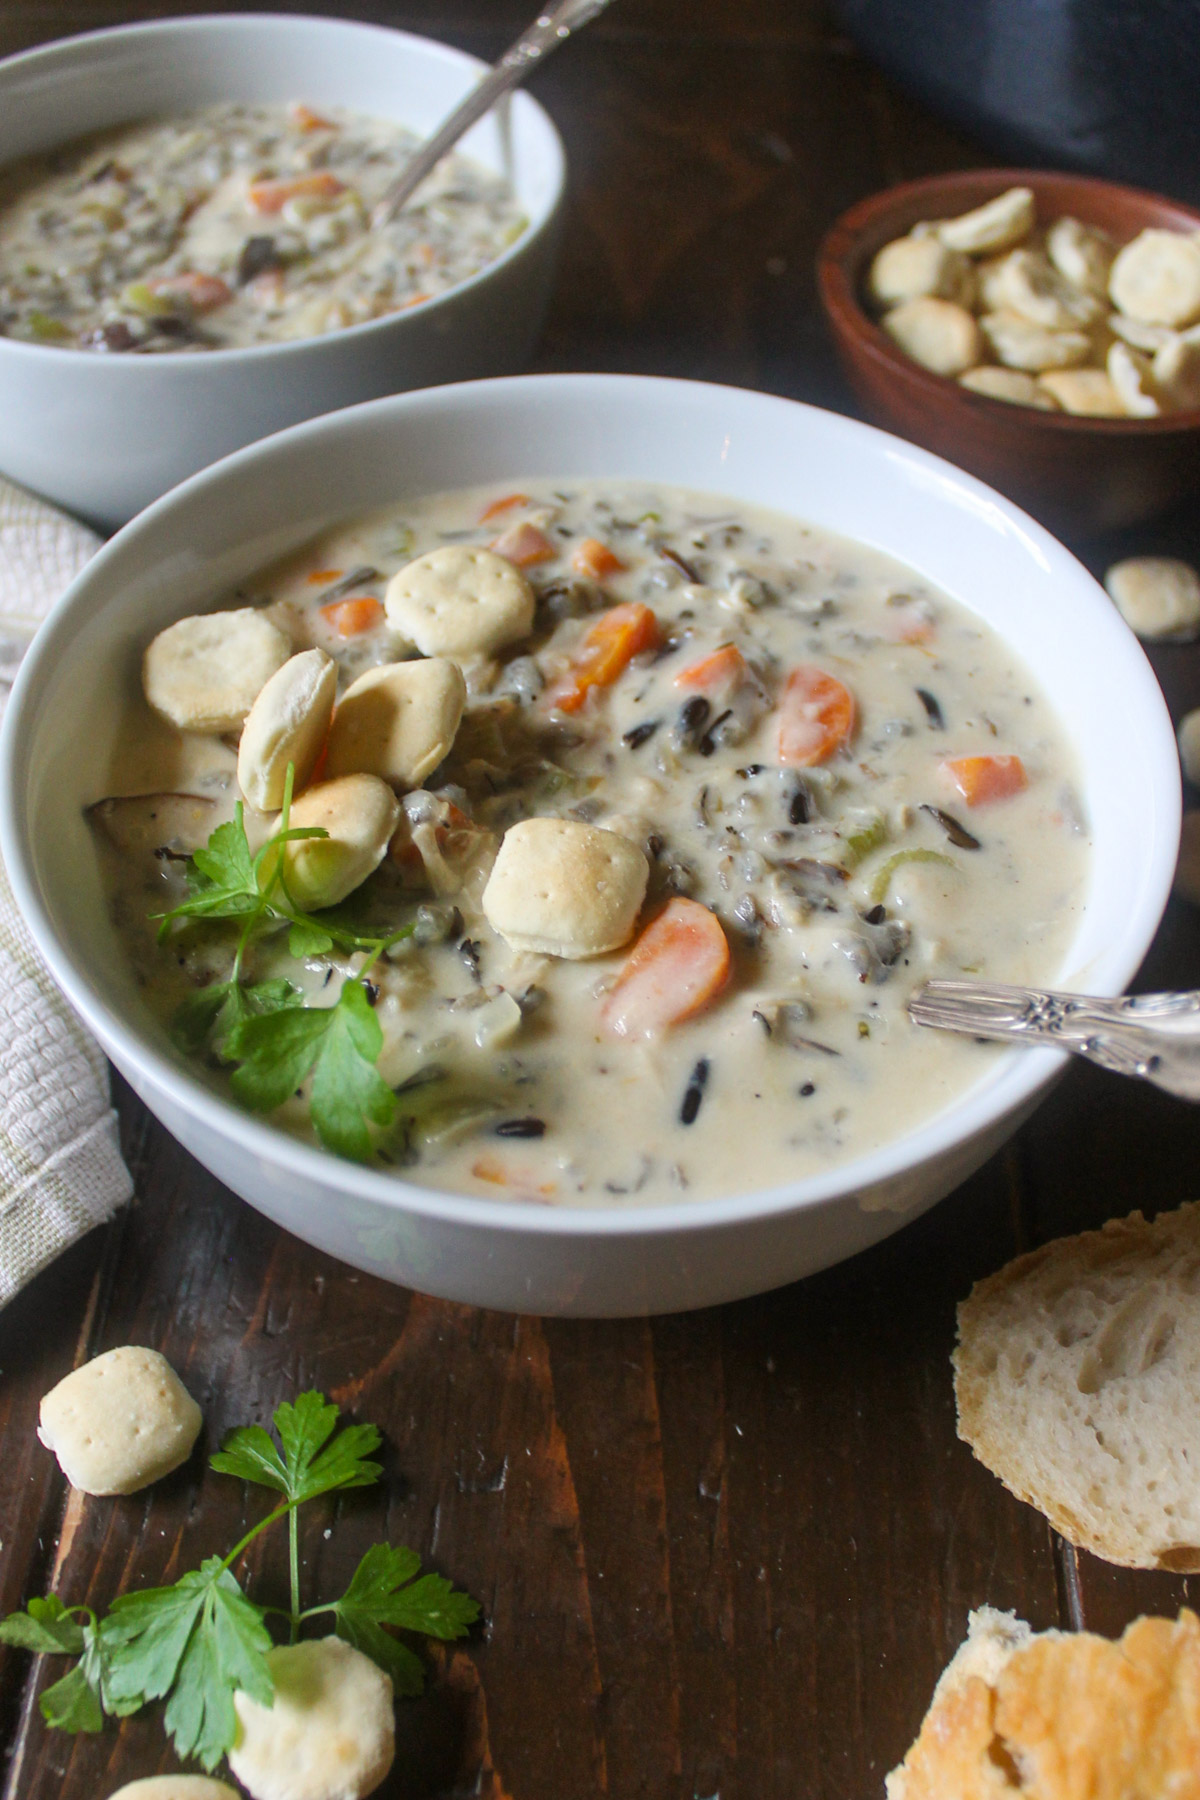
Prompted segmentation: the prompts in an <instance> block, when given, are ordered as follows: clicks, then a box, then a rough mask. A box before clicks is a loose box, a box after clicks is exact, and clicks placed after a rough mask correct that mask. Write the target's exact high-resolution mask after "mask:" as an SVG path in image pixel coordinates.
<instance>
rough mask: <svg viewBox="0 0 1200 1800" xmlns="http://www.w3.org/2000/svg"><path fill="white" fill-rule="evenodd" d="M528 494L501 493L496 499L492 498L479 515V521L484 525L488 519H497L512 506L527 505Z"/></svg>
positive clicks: (509, 510) (510, 509)
mask: <svg viewBox="0 0 1200 1800" xmlns="http://www.w3.org/2000/svg"><path fill="white" fill-rule="evenodd" d="M528 505H529V495H528V494H501V496H500V498H499V499H498V500H492V501H490V502H489V503H488V505H487V506H485V507H484V509H483V511H482V512H481V513H480V515H479V523H480V524H481V525H486V524H487V522H488V520H489V519H498V518H499V517H500V514H501V513H506V512H511V511H512V509H513V507H514V506H528Z"/></svg>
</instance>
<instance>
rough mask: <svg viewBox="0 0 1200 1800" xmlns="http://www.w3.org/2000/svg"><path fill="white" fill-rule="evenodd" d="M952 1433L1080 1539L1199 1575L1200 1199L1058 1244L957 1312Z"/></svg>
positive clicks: (1133, 1560) (1118, 1558)
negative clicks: (955, 1409)
mask: <svg viewBox="0 0 1200 1800" xmlns="http://www.w3.org/2000/svg"><path fill="white" fill-rule="evenodd" d="M954 1392H955V1398H956V1400H957V1403H958V1432H959V1436H960V1437H961V1438H963V1439H965V1441H966V1442H967V1443H968V1444H970V1446H971V1448H972V1449H973V1450H974V1452H975V1454H976V1456H977V1457H978V1458H979V1460H980V1461H981V1462H982V1463H984V1464H985V1465H986V1467H987V1468H989V1469H991V1471H992V1473H993V1474H994V1475H998V1476H999V1478H1000V1480H1001V1481H1002V1482H1003V1483H1004V1485H1005V1487H1007V1488H1008V1489H1009V1491H1010V1492H1011V1493H1014V1494H1016V1496H1017V1497H1018V1499H1021V1500H1025V1501H1028V1502H1029V1504H1030V1505H1031V1506H1036V1507H1037V1508H1038V1509H1039V1510H1040V1511H1041V1512H1043V1513H1044V1514H1045V1515H1046V1517H1047V1518H1048V1519H1049V1521H1050V1523H1051V1524H1052V1525H1053V1526H1054V1529H1055V1530H1056V1531H1059V1532H1061V1533H1062V1535H1063V1536H1064V1537H1065V1538H1067V1539H1068V1541H1069V1542H1070V1543H1072V1544H1076V1545H1078V1546H1079V1547H1080V1548H1082V1549H1085V1550H1090V1551H1092V1552H1093V1554H1094V1555H1096V1556H1102V1557H1104V1558H1105V1559H1106V1560H1107V1561H1109V1562H1113V1563H1120V1564H1123V1565H1125V1566H1126V1567H1129V1568H1140V1569H1170V1570H1174V1571H1176V1572H1180V1573H1186V1572H1190V1571H1195V1570H1200V1486H1198V1485H1197V1482H1196V1470H1197V1469H1198V1468H1200V1202H1193V1203H1192V1204H1190V1205H1187V1206H1182V1207H1179V1208H1177V1209H1176V1210H1175V1211H1174V1212H1167V1213H1162V1214H1160V1216H1159V1217H1158V1218H1157V1219H1155V1220H1154V1221H1153V1223H1149V1222H1147V1220H1146V1219H1144V1218H1143V1217H1142V1215H1141V1213H1138V1212H1135V1213H1132V1214H1130V1216H1129V1218H1127V1219H1120V1220H1112V1221H1110V1222H1109V1223H1108V1224H1107V1225H1105V1226H1104V1227H1103V1229H1102V1230H1100V1231H1086V1232H1083V1233H1081V1234H1080V1235H1079V1236H1077V1237H1068V1238H1059V1239H1058V1240H1057V1241H1055V1242H1054V1243H1050V1244H1046V1245H1044V1246H1043V1247H1042V1248H1041V1249H1039V1250H1035V1251H1033V1252H1031V1253H1030V1254H1029V1255H1027V1256H1020V1257H1017V1258H1016V1260H1015V1261H1014V1262H1011V1263H1009V1264H1008V1265H1007V1266H1006V1267H1005V1268H1003V1269H1001V1270H999V1271H998V1273H997V1274H995V1275H991V1276H989V1277H988V1278H987V1279H986V1280H984V1281H980V1282H978V1283H977V1284H976V1286H975V1288H974V1289H973V1290H972V1292H971V1295H970V1297H969V1298H968V1299H967V1300H965V1301H964V1302H963V1303H962V1305H961V1306H960V1307H959V1309H958V1345H957V1348H956V1349H955V1352H954Z"/></svg>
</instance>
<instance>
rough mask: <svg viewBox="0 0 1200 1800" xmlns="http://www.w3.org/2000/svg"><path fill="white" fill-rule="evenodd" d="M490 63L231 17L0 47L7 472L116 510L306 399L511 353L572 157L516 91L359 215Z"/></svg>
mask: <svg viewBox="0 0 1200 1800" xmlns="http://www.w3.org/2000/svg"><path fill="white" fill-rule="evenodd" d="M483 67H484V65H482V64H481V63H480V62H479V61H478V60H477V59H476V58H474V57H471V56H467V55H465V54H463V53H462V52H460V51H457V50H453V49H450V48H449V47H447V46H445V45H443V44H437V43H433V42H430V41H429V40H427V39H424V38H419V37H414V36H412V35H410V34H409V33H406V32H400V31H392V30H388V29H385V28H383V27H380V26H375V25H366V24H359V23H356V22H352V21H349V20H335V19H321V18H301V17H288V16H263V15H254V16H246V17H239V16H237V15H236V14H229V15H226V16H224V17H210V18H193V19H188V18H185V19H166V20H159V21H156V22H154V23H150V24H143V25H136V26H127V27H120V28H117V29H115V30H108V31H100V32H94V33H91V34H89V35H87V36H85V37H77V38H70V39H66V40H64V41H62V42H59V43H52V44H49V45H46V46H44V47H42V48H39V49H36V50H32V51H28V52H26V53H24V54H22V55H19V56H14V57H11V58H9V59H8V60H6V61H5V62H3V63H0V470H2V471H3V472H4V473H5V474H7V475H9V476H11V477H12V478H13V479H15V480H17V481H19V482H21V483H23V484H24V485H25V486H27V487H29V488H31V489H33V490H34V491H35V492H37V493H41V494H44V495H46V496H48V497H49V498H50V499H52V500H55V501H57V502H58V503H59V504H61V505H63V506H65V507H67V508H69V509H70V510H71V511H73V512H76V513H78V514H80V515H81V516H82V517H85V518H87V519H89V520H91V521H92V522H94V523H96V524H98V525H100V526H101V527H103V528H106V529H110V528H113V527H115V526H117V525H120V524H123V523H124V522H125V521H126V520H127V519H129V518H131V517H132V516H133V514H134V513H136V512H137V511H139V510H140V509H141V508H142V507H144V506H146V505H147V504H149V502H150V501H151V500H154V499H156V498H157V497H158V496H159V495H160V494H162V493H164V492H165V491H166V490H167V489H168V488H170V487H172V486H174V485H175V483H176V482H178V481H180V480H182V479H183V478H184V477H185V476H187V475H191V474H193V473H194V472H195V471H196V470H197V469H199V468H203V467H205V466H206V465H207V464H208V463H211V462H213V461H215V460H216V459H217V458H218V457H221V456H223V455H225V454H227V453H228V452H229V451H231V450H235V449H238V448H239V447H240V446H242V445H243V444H247V443H250V442H252V441H254V440H255V439H257V438H260V437H264V436H266V435H267V434H268V433H269V432H272V431H277V430H279V429H280V428H281V427H283V426H286V425H290V424H293V423H295V422H296V421H298V420H300V419H306V418H312V417H315V416H316V415H317V414H319V413H322V412H328V411H330V410H332V409H334V408H336V407H341V406H346V405H350V404H352V403H354V402H356V401H360V400H366V399H372V398H374V397H376V396H378V395H382V394H389V393H396V392H400V391H403V390H405V389H408V388H412V387H418V386H420V387H425V386H430V385H433V384H434V383H437V382H443V381H453V380H464V379H470V378H473V377H476V376H483V375H500V374H507V373H510V372H512V371H514V370H516V369H519V368H520V367H522V366H523V365H524V364H525V363H526V362H527V361H528V359H529V356H530V354H531V352H532V350H533V346H534V344H535V342H536V339H537V335H538V332H539V330H540V327H541V322H542V318H543V316H544V313H545V309H546V304H547V301H548V298H549V294H550V288H551V284H552V281H553V274H554V266H555V257H556V249H557V240H558V234H559V223H560V211H561V203H562V197H563V184H564V175H565V168H564V160H563V151H562V145H561V142H560V140H559V137H558V134H557V132H556V131H555V129H554V126H553V125H552V124H551V122H550V120H549V118H548V117H547V116H546V114H545V112H544V111H543V110H542V108H541V107H540V106H539V105H538V104H537V102H536V101H535V100H533V99H531V98H530V96H529V95H527V94H521V93H519V94H517V95H515V96H513V98H512V99H511V101H510V102H509V103H508V104H507V106H504V107H502V108H501V109H500V110H499V111H497V112H495V113H493V114H492V115H490V116H489V117H488V118H486V119H484V120H482V121H480V123H479V124H478V125H477V126H475V127H474V128H473V129H472V131H471V132H470V133H468V134H467V136H466V137H465V138H464V140H463V142H462V144H461V146H460V150H459V152H456V153H455V155H456V159H457V160H456V161H454V162H453V163H447V164H445V165H443V167H442V169H441V170H439V171H438V172H436V173H435V175H434V177H432V178H431V182H430V183H429V184H427V186H426V188H425V189H423V190H422V192H421V193H420V194H418V195H417V196H416V199H415V202H414V204H413V205H412V206H410V207H408V208H406V209H405V211H404V213H403V215H402V216H401V219H400V220H399V221H397V222H396V223H395V224H393V225H391V226H387V227H375V226H372V224H371V216H372V208H373V203H374V201H375V200H376V199H377V198H378V195H379V193H380V192H381V190H382V187H383V186H384V185H386V181H387V179H388V176H389V173H390V172H391V170H392V169H394V168H398V167H400V166H402V164H403V160H404V157H405V155H406V154H407V150H408V148H409V147H410V146H411V142H412V141H413V137H414V134H415V136H416V137H417V138H419V137H421V136H424V135H425V134H427V133H428V132H429V131H430V130H431V129H432V128H433V127H434V126H435V125H436V124H437V123H438V122H439V121H440V120H441V119H442V118H443V117H444V116H445V114H446V113H448V112H449V111H450V110H451V109H452V108H453V107H454V105H455V104H456V103H457V102H458V101H459V100H460V99H461V98H462V97H463V95H464V94H465V93H467V92H468V91H469V90H470V89H471V87H472V86H473V85H474V84H475V82H476V81H477V80H478V79H479V77H480V74H481V73H482V71H483ZM64 122H68V123H66V124H64Z"/></svg>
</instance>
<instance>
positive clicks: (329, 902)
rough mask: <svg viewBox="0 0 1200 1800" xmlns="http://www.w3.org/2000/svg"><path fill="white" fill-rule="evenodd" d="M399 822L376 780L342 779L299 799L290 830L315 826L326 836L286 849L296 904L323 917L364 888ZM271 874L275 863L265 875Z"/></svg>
mask: <svg viewBox="0 0 1200 1800" xmlns="http://www.w3.org/2000/svg"><path fill="white" fill-rule="evenodd" d="M399 822H400V802H399V801H398V800H397V798H396V796H395V794H394V793H393V792H392V790H391V788H390V787H389V786H388V784H387V782H386V781H381V780H380V779H379V777H378V775H339V776H338V778H337V780H336V781H322V782H318V784H317V786H316V787H311V788H309V790H308V792H307V793H305V794H301V796H300V798H299V800H297V801H296V804H295V805H294V806H293V807H292V811H291V817H290V818H289V821H288V823H289V825H290V826H291V827H292V828H293V829H298V828H299V827H301V826H306V825H307V826H316V827H317V828H318V829H320V830H322V831H324V832H326V833H327V834H328V835H327V836H325V837H319V838H293V839H292V841H291V842H290V843H288V844H285V845H284V849H283V856H284V881H285V882H286V885H287V890H288V893H289V894H290V895H291V897H292V899H293V900H294V902H295V904H296V905H297V906H298V907H299V908H300V909H301V911H302V912H320V910H321V908H322V907H325V906H336V905H337V903H338V901H339V900H344V899H345V898H346V896H347V894H352V893H353V892H354V890H355V888H356V887H361V886H362V884H363V882H364V881H365V880H366V879H367V876H368V875H371V874H373V873H374V872H375V870H376V869H377V868H378V867H379V865H380V863H381V862H382V861H383V859H384V857H385V856H386V854H387V847H388V844H389V842H390V841H391V836H392V833H393V832H394V831H395V829H396V826H397V825H398V824H399ZM276 854H277V853H276ZM273 869H274V863H272V866H271V869H270V870H265V871H264V873H265V874H266V875H267V876H268V877H269V875H270V874H271V873H272V872H273Z"/></svg>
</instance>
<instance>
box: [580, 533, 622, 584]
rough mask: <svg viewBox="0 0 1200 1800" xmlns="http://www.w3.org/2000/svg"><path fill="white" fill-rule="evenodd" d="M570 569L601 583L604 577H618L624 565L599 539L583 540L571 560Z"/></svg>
mask: <svg viewBox="0 0 1200 1800" xmlns="http://www.w3.org/2000/svg"><path fill="white" fill-rule="evenodd" d="M571 567H572V568H573V569H574V571H575V573H576V574H577V575H584V576H586V577H587V578H588V580H590V581H603V580H604V577H605V576H606V575H619V574H620V573H621V571H622V569H623V568H624V567H625V564H624V563H623V562H622V561H621V559H620V557H619V556H618V555H617V553H616V551H615V550H610V549H609V547H608V545H607V544H602V543H601V542H600V539H599V538H584V540H583V542H582V543H581V544H580V545H579V546H578V548H577V549H576V551H575V554H574V556H573V557H572V558H571Z"/></svg>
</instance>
